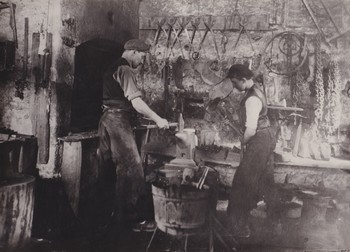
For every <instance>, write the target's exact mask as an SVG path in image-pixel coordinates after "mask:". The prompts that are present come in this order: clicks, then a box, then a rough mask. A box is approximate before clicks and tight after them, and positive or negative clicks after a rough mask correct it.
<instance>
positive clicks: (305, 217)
mask: <svg viewBox="0 0 350 252" xmlns="http://www.w3.org/2000/svg"><path fill="white" fill-rule="evenodd" d="M66 198H67V195H65V193H64V190H63V188H62V185H61V183H60V182H59V181H49V182H48V181H38V183H37V185H36V202H35V204H36V207H35V211H34V220H33V231H32V237H33V238H32V240H31V242H30V244H28V246H27V247H25V248H23V249H21V250H16V251H19V252H41V251H43V252H44V251H45V252H46V251H47V252H58V251H60V252H73V251H74V252H75V251H77V252H78V251H82V252H83V251H84V252H85V251H91V252H92V251H94V252H95V251H96V252H100V251H101V252H108V251H113V252H124V251H125V252H134V251H135V252H138V251H146V248H147V246H148V244H149V241H150V240H151V237H152V234H153V233H152V232H133V231H132V228H131V225H130V223H124V224H121V223H120V222H118V221H115V220H114V218H113V217H108V218H106V219H105V220H104V222H103V223H104V224H103V225H102V224H101V223H99V221H97V220H96V218H95V217H94V214H93V212H94V211H96V210H99V207H98V206H93V205H92V204H91V202H90V204H87V205H85V206H84V208H83V209H84V210H85V212H84V211H81V213H84V214H83V215H81V216H79V217H76V216H75V215H74V214H73V212H72V209H71V208H70V207H69V204H68V203H67V201H66ZM62 202H66V204H63V203H62ZM305 202H306V201H305ZM305 202H304V203H305ZM227 203H228V202H227V200H220V201H218V203H217V208H216V217H217V219H218V220H219V221H220V223H221V224H222V225H223V226H225V225H226V224H227V223H228V219H227V216H226V212H225V211H226V207H227ZM309 203H310V204H305V205H304V209H303V212H302V215H301V216H299V217H298V216H292V217H293V218H290V217H291V216H289V217H287V216H284V217H283V218H281V219H279V220H277V221H276V220H275V221H274V223H277V225H275V224H274V225H272V223H270V222H269V221H267V219H266V218H265V215H264V211H263V210H262V209H257V211H255V213H254V214H253V213H252V214H251V217H250V227H251V236H250V237H249V238H237V237H235V238H234V239H235V240H236V241H237V243H234V242H232V239H231V238H232V237H230V236H228V235H226V234H225V233H223V232H221V235H222V238H223V240H224V241H225V244H226V245H228V247H230V248H235V250H232V251H241V252H336V251H339V252H347V251H350V241H349V239H348V234H349V233H350V204H349V203H348V202H344V203H342V202H340V201H339V202H337V206H336V207H331V206H329V205H328V204H327V205H325V206H324V205H322V206H320V205H319V202H318V201H316V202H313V201H311V202H309ZM89 209H90V210H91V209H94V211H90V210H89ZM295 217H296V218H295ZM96 223H99V224H98V225H96ZM208 230H209V229H208V228H207V227H204V228H203V229H202V230H199V232H198V233H197V234H196V235H193V236H190V237H189V238H188V242H187V251H189V252H190V251H209V237H210V236H209V231H208ZM185 241H186V239H185V237H184V236H173V235H169V234H167V233H164V232H162V231H157V233H156V235H155V237H154V240H153V242H152V244H151V246H150V248H149V251H150V252H179V251H185ZM223 244H224V243H222V241H220V239H219V238H218V237H217V236H215V235H214V251H230V250H229V249H228V248H226V247H225V246H224V245H223ZM0 250H1V249H0ZM2 251H9V250H2Z"/></svg>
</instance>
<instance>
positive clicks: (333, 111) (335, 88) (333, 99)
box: [329, 61, 341, 134]
mask: <svg viewBox="0 0 350 252" xmlns="http://www.w3.org/2000/svg"><path fill="white" fill-rule="evenodd" d="M330 75H331V79H332V82H331V83H332V89H331V90H330V91H331V93H330V100H329V104H330V119H331V121H330V122H331V126H332V127H331V131H330V133H331V134H333V133H334V132H335V131H336V129H337V128H338V127H339V125H340V117H341V102H340V94H341V82H340V73H339V65H338V62H336V61H332V62H331V64H330Z"/></svg>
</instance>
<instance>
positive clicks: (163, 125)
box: [156, 118, 169, 129]
mask: <svg viewBox="0 0 350 252" xmlns="http://www.w3.org/2000/svg"><path fill="white" fill-rule="evenodd" d="M156 124H157V126H158V128H160V129H169V122H168V120H167V119H164V118H160V119H159V120H157V121H156Z"/></svg>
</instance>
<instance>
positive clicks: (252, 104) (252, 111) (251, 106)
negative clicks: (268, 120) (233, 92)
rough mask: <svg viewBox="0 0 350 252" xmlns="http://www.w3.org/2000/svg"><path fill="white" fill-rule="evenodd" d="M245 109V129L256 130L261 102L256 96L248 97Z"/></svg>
mask: <svg viewBox="0 0 350 252" xmlns="http://www.w3.org/2000/svg"><path fill="white" fill-rule="evenodd" d="M245 107H246V118H247V120H246V122H245V126H246V127H247V128H251V129H254V130H255V129H256V128H257V127H258V119H259V113H260V111H261V109H262V102H261V100H260V99H259V98H258V97H256V96H251V97H249V98H248V99H247V100H246V102H245Z"/></svg>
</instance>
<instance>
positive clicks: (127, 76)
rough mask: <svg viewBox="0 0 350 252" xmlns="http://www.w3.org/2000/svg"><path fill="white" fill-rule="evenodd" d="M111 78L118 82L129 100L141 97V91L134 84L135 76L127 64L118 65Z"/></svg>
mask: <svg viewBox="0 0 350 252" xmlns="http://www.w3.org/2000/svg"><path fill="white" fill-rule="evenodd" d="M113 78H114V79H115V80H116V81H117V82H118V83H120V86H121V88H122V89H123V91H124V96H125V97H126V98H127V99H128V100H129V101H131V100H133V99H135V98H137V97H141V96H142V93H141V91H140V90H139V89H138V88H137V86H136V76H135V74H134V73H133V72H132V70H131V69H130V67H128V66H120V67H119V68H118V70H117V71H116V72H115V73H114V74H113Z"/></svg>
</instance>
